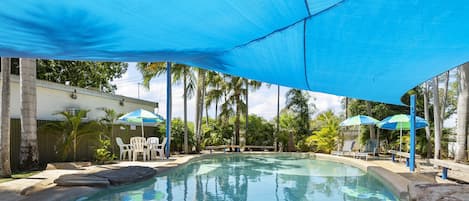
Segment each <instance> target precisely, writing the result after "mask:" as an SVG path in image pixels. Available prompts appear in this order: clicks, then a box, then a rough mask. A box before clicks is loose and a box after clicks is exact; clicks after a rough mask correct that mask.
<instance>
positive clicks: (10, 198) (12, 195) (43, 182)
mask: <svg viewBox="0 0 469 201" xmlns="http://www.w3.org/2000/svg"><path fill="white" fill-rule="evenodd" d="M247 153H256V152H247ZM259 153H266V152H259ZM214 154H223V152H222V153H214ZM208 155H210V154H209V152H206V153H203V154H201V155H176V156H172V157H171V158H170V159H169V160H156V161H146V162H143V161H136V162H131V161H120V162H118V163H116V164H110V165H97V166H89V167H83V168H80V169H73V170H44V171H42V172H40V173H38V174H36V175H33V176H31V177H29V178H27V179H17V180H13V181H9V182H5V183H0V200H2V201H19V200H34V201H40V200H61V197H60V196H59V195H55V194H68V195H75V194H76V195H80V193H83V192H94V191H97V190H99V189H96V188H90V187H83V186H82V187H79V188H74V189H70V188H69V190H67V188H57V184H55V183H54V180H56V179H57V178H59V177H60V176H62V175H68V174H94V173H98V172H100V171H103V169H109V168H119V167H128V166H142V167H150V168H154V169H156V170H157V172H161V171H165V170H167V169H170V168H173V167H176V166H178V165H181V164H184V163H186V162H187V161H189V160H191V159H193V158H197V157H200V156H208ZM342 158H343V157H342ZM345 160H347V163H351V165H354V166H357V167H359V168H361V169H367V167H370V166H375V167H381V168H383V169H386V170H389V171H391V172H394V173H397V174H399V175H402V176H404V177H407V178H408V179H416V180H418V179H422V178H424V179H426V178H425V177H420V176H418V177H417V176H416V174H410V173H409V170H408V168H406V167H405V164H404V163H402V162H391V161H390V160H381V159H374V160H368V161H365V160H361V159H352V158H347V159H345ZM419 163H423V161H419ZM418 171H419V172H420V173H423V174H428V175H430V176H428V177H429V178H430V180H431V177H433V180H434V181H436V182H437V183H455V182H453V181H450V180H441V179H439V176H437V172H440V171H439V170H438V169H434V168H433V167H432V166H419V169H418ZM413 177H415V178H413ZM449 177H450V178H451V177H453V178H454V177H456V178H459V179H461V180H463V181H469V173H461V172H455V171H449ZM74 193H75V194H74ZM51 194H54V196H52V197H51ZM30 195H33V196H30Z"/></svg>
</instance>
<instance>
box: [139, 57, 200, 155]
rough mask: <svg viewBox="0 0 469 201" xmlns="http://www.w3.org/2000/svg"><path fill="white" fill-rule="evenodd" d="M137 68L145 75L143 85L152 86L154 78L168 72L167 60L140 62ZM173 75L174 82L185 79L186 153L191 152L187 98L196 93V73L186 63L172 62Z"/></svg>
mask: <svg viewBox="0 0 469 201" xmlns="http://www.w3.org/2000/svg"><path fill="white" fill-rule="evenodd" d="M137 69H138V70H139V71H140V73H141V74H142V76H143V86H145V87H146V88H150V81H151V79H152V78H154V77H157V76H160V75H162V74H164V73H166V62H151V63H138V64H137ZM171 75H172V77H173V83H178V82H180V80H181V79H182V80H183V87H184V94H183V98H184V153H188V152H189V146H188V126H187V98H191V97H192V96H193V94H194V88H195V75H194V73H193V72H192V71H191V70H190V68H189V66H187V65H184V64H172V66H171Z"/></svg>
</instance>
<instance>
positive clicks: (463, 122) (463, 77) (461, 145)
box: [454, 63, 469, 161]
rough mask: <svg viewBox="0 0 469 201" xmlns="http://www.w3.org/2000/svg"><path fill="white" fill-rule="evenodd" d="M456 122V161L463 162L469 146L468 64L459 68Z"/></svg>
mask: <svg viewBox="0 0 469 201" xmlns="http://www.w3.org/2000/svg"><path fill="white" fill-rule="evenodd" d="M458 92H459V96H458V107H457V115H458V122H457V125H456V154H455V157H454V159H455V160H456V161H463V160H465V159H466V157H467V150H469V145H468V143H467V138H468V136H467V135H468V133H469V126H468V124H469V120H468V119H469V111H468V110H469V63H466V64H464V65H462V66H461V67H459V87H458Z"/></svg>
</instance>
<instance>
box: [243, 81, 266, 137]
mask: <svg viewBox="0 0 469 201" xmlns="http://www.w3.org/2000/svg"><path fill="white" fill-rule="evenodd" d="M244 81H245V85H246V92H245V99H246V116H245V121H246V122H245V123H246V127H245V133H244V136H245V138H246V137H247V136H248V131H249V129H248V127H249V89H251V90H252V91H256V90H258V89H259V88H261V86H262V82H258V81H255V80H248V79H244ZM249 133H250V132H249Z"/></svg>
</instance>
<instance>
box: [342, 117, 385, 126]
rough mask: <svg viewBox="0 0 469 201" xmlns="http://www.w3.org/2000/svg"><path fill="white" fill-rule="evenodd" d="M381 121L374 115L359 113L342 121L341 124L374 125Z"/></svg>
mask: <svg viewBox="0 0 469 201" xmlns="http://www.w3.org/2000/svg"><path fill="white" fill-rule="evenodd" d="M378 122H379V121H378V120H377V119H375V118H373V117H370V116H366V115H357V116H353V117H350V118H348V119H346V120H344V121H342V122H341V123H340V126H358V125H374V124H377V123H378Z"/></svg>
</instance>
